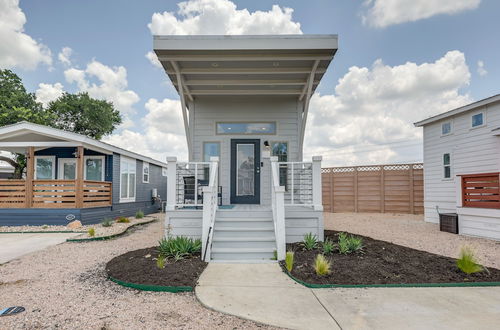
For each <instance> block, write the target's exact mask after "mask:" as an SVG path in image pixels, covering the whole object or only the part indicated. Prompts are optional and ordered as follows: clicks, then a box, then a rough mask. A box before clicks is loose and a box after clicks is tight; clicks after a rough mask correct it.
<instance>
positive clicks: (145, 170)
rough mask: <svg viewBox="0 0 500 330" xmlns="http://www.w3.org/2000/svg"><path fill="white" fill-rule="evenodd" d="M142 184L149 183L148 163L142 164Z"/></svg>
mask: <svg viewBox="0 0 500 330" xmlns="http://www.w3.org/2000/svg"><path fill="white" fill-rule="evenodd" d="M142 182H143V183H149V163H146V162H142Z"/></svg>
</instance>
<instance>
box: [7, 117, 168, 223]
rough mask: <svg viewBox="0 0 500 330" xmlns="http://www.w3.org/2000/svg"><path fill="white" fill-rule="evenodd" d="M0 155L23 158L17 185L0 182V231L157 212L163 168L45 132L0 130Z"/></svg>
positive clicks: (24, 127) (82, 139) (21, 126)
mask: <svg viewBox="0 0 500 330" xmlns="http://www.w3.org/2000/svg"><path fill="white" fill-rule="evenodd" d="M0 150H2V151H8V152H12V153H18V154H24V155H25V156H26V165H27V166H26V174H25V176H24V177H23V178H21V179H15V180H14V179H3V180H0V226H16V225H44V224H46V225H65V224H67V223H69V222H70V221H72V220H80V221H81V222H82V223H83V224H93V223H98V222H101V221H102V220H103V219H104V218H114V217H117V216H132V215H134V214H135V213H136V212H137V211H139V210H142V211H143V212H144V213H145V214H148V213H154V212H158V209H159V208H160V207H161V201H162V199H165V198H166V189H167V188H166V186H167V177H166V164H165V163H162V162H159V161H157V160H154V159H151V158H149V157H145V156H142V155H139V154H137V153H134V152H130V151H127V150H124V149H121V148H118V147H115V146H113V145H110V144H107V143H104V142H101V141H98V140H95V139H92V138H89V137H87V136H84V135H81V134H76V133H71V132H67V131H63V130H59V129H55V128H51V127H47V126H42V125H37V124H33V123H27V122H20V123H17V124H14V125H9V126H4V127H0Z"/></svg>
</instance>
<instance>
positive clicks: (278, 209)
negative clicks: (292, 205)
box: [271, 156, 286, 260]
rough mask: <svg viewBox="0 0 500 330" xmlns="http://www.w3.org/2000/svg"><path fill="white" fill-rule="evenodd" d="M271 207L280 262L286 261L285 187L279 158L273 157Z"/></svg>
mask: <svg viewBox="0 0 500 330" xmlns="http://www.w3.org/2000/svg"><path fill="white" fill-rule="evenodd" d="M271 206H272V211H273V223H274V235H275V237H276V252H277V253H276V254H277V259H278V260H284V259H285V253H286V234H285V187H283V186H280V179H279V164H278V157H274V156H273V157H271Z"/></svg>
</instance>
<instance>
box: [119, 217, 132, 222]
mask: <svg viewBox="0 0 500 330" xmlns="http://www.w3.org/2000/svg"><path fill="white" fill-rule="evenodd" d="M116 222H118V223H129V222H130V220H129V218H127V217H118V218H116Z"/></svg>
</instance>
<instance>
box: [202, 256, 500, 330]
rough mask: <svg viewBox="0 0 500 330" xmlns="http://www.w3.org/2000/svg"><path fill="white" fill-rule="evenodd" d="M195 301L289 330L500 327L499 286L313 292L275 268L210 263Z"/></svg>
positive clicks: (265, 265) (257, 265) (273, 265)
mask: <svg viewBox="0 0 500 330" xmlns="http://www.w3.org/2000/svg"><path fill="white" fill-rule="evenodd" d="M196 296H197V297H198V299H199V300H200V302H201V303H202V304H204V305H205V306H207V307H209V308H212V309H214V310H217V311H220V312H224V313H228V314H232V315H236V316H239V317H242V318H245V319H250V320H253V321H257V322H261V323H265V324H270V325H274V326H278V327H283V328H290V329H340V328H342V329H403V328H404V329H432V328H433V329H436V328H439V329H454V330H456V329H495V328H499V326H500V287H476V288H472V287H467V288H464V287H462V288H460V287H457V288H370V289H347V288H346V289H344V288H335V289H309V288H306V287H304V286H302V285H300V284H297V283H295V282H294V281H293V280H291V279H290V278H289V277H288V276H286V275H285V274H283V272H282V271H281V269H280V267H279V265H278V264H276V263H269V264H221V263H210V264H209V265H208V267H207V268H206V270H205V271H204V272H203V274H202V275H201V277H200V280H199V284H198V286H197V287H196Z"/></svg>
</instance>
